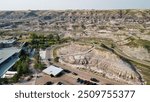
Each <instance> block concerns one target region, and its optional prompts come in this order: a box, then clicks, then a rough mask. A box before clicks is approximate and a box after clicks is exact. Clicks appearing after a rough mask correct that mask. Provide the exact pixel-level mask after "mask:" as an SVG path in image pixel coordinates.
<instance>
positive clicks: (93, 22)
mask: <svg viewBox="0 0 150 102" xmlns="http://www.w3.org/2000/svg"><path fill="white" fill-rule="evenodd" d="M30 33H36V34H37V35H44V36H47V35H49V34H57V35H59V37H60V39H62V38H68V39H73V41H72V40H71V41H70V42H69V44H68V45H66V46H63V47H59V48H57V49H56V50H55V51H56V54H55V55H54V56H53V57H58V58H59V61H58V63H61V64H65V65H68V66H70V67H73V68H83V69H88V70H91V71H94V72H98V73H101V74H102V76H101V77H106V78H109V79H112V80H117V81H119V82H125V83H127V84H150V10H129V9H128V10H66V11H48V10H47V11H38V10H37V11H32V10H29V11H0V39H8V38H12V37H14V38H17V39H19V40H21V41H22V40H24V39H26V41H28V42H30V38H29V37H30ZM81 42H82V43H83V44H80V43H81ZM103 44H106V46H102V45H103ZM107 45H108V46H109V47H110V48H108V47H107ZM112 49H113V50H112Z"/></svg>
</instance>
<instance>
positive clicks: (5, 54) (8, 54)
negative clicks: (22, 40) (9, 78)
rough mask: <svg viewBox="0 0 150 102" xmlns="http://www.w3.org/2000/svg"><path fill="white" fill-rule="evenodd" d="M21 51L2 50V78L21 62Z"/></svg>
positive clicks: (0, 58) (0, 59)
mask: <svg viewBox="0 0 150 102" xmlns="http://www.w3.org/2000/svg"><path fill="white" fill-rule="evenodd" d="M20 50H21V49H18V48H16V47H9V48H0V77H2V76H3V75H4V74H5V73H6V72H7V71H8V70H9V69H10V68H11V67H12V66H13V65H14V64H15V63H16V62H17V61H18V60H19V52H20Z"/></svg>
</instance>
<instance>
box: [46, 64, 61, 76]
mask: <svg viewBox="0 0 150 102" xmlns="http://www.w3.org/2000/svg"><path fill="white" fill-rule="evenodd" d="M62 71H63V69H62V68H58V67H55V66H49V67H48V68H46V69H44V70H43V72H44V73H46V74H48V75H53V76H57V75H58V74H59V73H61V72H62Z"/></svg>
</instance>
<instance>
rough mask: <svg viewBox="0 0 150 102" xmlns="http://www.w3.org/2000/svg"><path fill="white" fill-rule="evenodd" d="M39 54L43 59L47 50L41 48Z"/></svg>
mask: <svg viewBox="0 0 150 102" xmlns="http://www.w3.org/2000/svg"><path fill="white" fill-rule="evenodd" d="M39 54H40V57H41V59H42V60H45V59H46V50H40V52H39Z"/></svg>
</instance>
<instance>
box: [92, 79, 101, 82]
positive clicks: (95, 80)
mask: <svg viewBox="0 0 150 102" xmlns="http://www.w3.org/2000/svg"><path fill="white" fill-rule="evenodd" d="M90 80H91V81H94V82H99V80H97V79H96V78H91V79H90Z"/></svg>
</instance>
